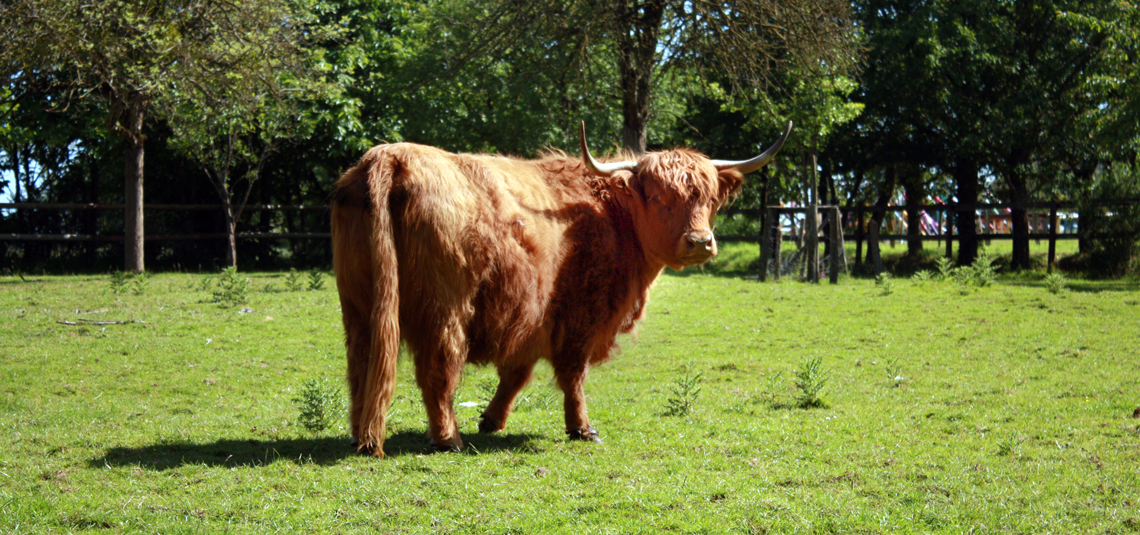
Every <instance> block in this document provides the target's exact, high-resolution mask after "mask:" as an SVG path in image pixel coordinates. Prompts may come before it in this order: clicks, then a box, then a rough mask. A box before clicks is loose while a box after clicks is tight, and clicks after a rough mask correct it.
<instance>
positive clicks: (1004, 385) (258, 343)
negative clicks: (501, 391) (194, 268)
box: [0, 245, 1140, 534]
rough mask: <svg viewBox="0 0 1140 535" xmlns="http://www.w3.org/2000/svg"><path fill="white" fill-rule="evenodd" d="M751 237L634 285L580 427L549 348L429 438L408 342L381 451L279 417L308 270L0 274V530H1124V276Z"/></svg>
mask: <svg viewBox="0 0 1140 535" xmlns="http://www.w3.org/2000/svg"><path fill="white" fill-rule="evenodd" d="M749 251H752V246H743V245H742V246H735V245H733V246H730V247H726V250H725V254H724V257H723V258H722V259H721V260H720V261H719V262H718V265H717V266H714V267H713V268H710V269H706V270H704V271H699V270H689V271H685V272H683V273H679V274H677V273H670V274H667V275H666V276H664V277H662V279H661V280H660V281H659V282H658V283H657V286H656V288H655V289H654V291H653V294H652V302H651V303H650V305H649V310H648V317H647V319H646V320H645V321H644V322H643V323H642V324H641V326H640V329H639V335H638V336H636V337H629V338H625V339H623V340H622V343H621V345H622V347H623V350H622V352H621V353H620V354H618V355H616V356H615V358H614V359H613V360H612V361H611V362H609V363H607V364H605V365H604V366H601V367H598V368H595V369H594V370H593V371H592V373H591V374H590V377H589V380H588V381H587V386H586V391H587V395H588V398H589V402H590V415H591V419H592V421H593V423H594V424H595V425H596V426H597V427H598V429H599V431H600V432H601V434H602V437H603V439H604V440H605V443H604V444H602V445H596V444H585V443H577V442H569V441H567V440H566V439H565V435H564V433H563V430H562V415H561V394H560V393H559V392H558V391H557V388H556V387H555V386H554V384H553V381H552V374H551V372H550V369H549V366H546V365H540V367H539V369H538V370H537V373H536V378H535V381H534V382H533V383H532V384H531V385H530V386H529V387H528V388H527V389H526V390H525V391H524V393H523V398H522V399H521V400H520V402H519V406H518V409H517V411H516V412H515V414H514V415H513V416H512V419H511V421H510V422H509V423H508V426H507V430H506V431H505V432H504V434H502V435H479V434H477V433H476V425H477V422H478V417H479V413H480V411H481V409H482V406H483V404H485V403H486V401H487V400H488V399H489V398H490V394H491V391H492V388H493V385H494V377H495V375H494V371H493V370H491V369H487V368H475V367H469V368H468V369H467V370H466V376H465V378H464V382H463V385H462V386H461V387H460V390H459V393H458V396H457V404H458V406H457V410H458V412H459V418H460V425H461V430H462V431H463V432H464V433H465V435H464V440H465V442H466V444H467V449H466V450H465V451H464V452H463V453H458V454H429V453H428V441H427V438H426V436H425V431H426V423H425V420H424V414H423V409H422V408H421V406H420V403H419V392H418V390H417V389H416V387H415V385H414V382H413V380H412V377H411V372H412V370H411V367H410V365H409V364H408V362H407V361H404V362H403V363H402V364H401V368H400V370H401V377H400V384H399V386H398V388H397V399H396V402H395V403H394V405H393V409H392V413H391V419H390V425H389V438H388V442H387V444H386V450H387V452H388V454H389V457H388V458H386V459H383V460H377V459H373V458H369V457H363V456H358V455H356V454H354V453H353V452H352V451H351V449H350V447H349V444H348V440H349V437H348V433H347V432H346V431H345V430H344V429H343V427H342V426H341V425H340V424H339V423H338V424H337V425H334V426H333V427H332V428H330V429H328V430H326V431H322V432H316V433H314V432H310V431H308V430H306V429H305V428H304V427H302V426H301V425H299V424H298V414H299V412H298V407H297V405H296V404H295V403H294V402H293V398H295V397H296V396H297V395H298V391H299V390H300V389H301V387H302V385H303V384H304V383H305V381H307V380H311V379H322V378H330V379H332V380H336V381H339V379H340V377H341V376H342V374H343V362H342V360H343V355H342V343H341V328H340V317H339V311H338V303H337V299H336V294H335V290H334V289H333V288H332V284H331V280H329V279H327V278H326V284H325V287H324V288H322V289H320V290H312V291H310V290H306V289H302V290H300V291H288V290H286V288H285V278H286V277H285V275H284V274H278V273H257V274H247V275H246V276H248V277H249V278H250V280H251V283H252V284H251V290H250V293H249V297H248V302H246V303H245V304H240V305H236V306H224V305H220V304H218V303H215V302H214V299H213V297H212V294H211V290H210V289H209V288H208V287H207V284H206V283H204V282H203V281H204V280H205V279H207V278H208V276H206V275H187V274H158V275H153V276H151V277H149V279H148V282H147V283H146V284H145V285H142V286H141V287H136V286H134V285H133V284H129V283H128V284H127V286H125V287H124V288H123V290H124V291H122V292H121V293H115V292H113V291H112V289H111V288H112V282H111V280H112V279H111V277H109V276H66V277H46V276H44V277H27V276H26V280H24V279H21V278H15V277H5V278H0V322H2V323H3V324H4V328H3V329H2V330H0V427H2V431H0V531H3V532H5V533H57V532H80V531H94V532H109V533H119V532H146V533H228V532H232V533H268V532H282V533H354V532H381V533H495V534H499V533H660V532H679V533H789V532H807V533H815V532H823V533H838V532H856V533H880V532H902V533H928V532H943V533H962V532H966V531H972V532H980V533H1050V532H1053V533H1074V532H1083V533H1092V532H1096V533H1129V532H1136V531H1140V419H1136V418H1134V417H1133V411H1134V410H1135V409H1136V408H1137V406H1138V405H1140V359H1138V358H1137V351H1138V350H1140V284H1138V283H1137V281H1135V280H1125V281H1083V280H1072V281H1069V282H1068V284H1067V286H1068V289H1067V290H1066V291H1063V292H1060V293H1058V294H1054V293H1051V292H1050V291H1048V290H1047V289H1046V284H1045V283H1044V282H1043V281H1042V278H1043V275H1041V274H1036V275H1020V276H1017V277H1011V278H999V281H998V282H997V283H996V284H994V285H991V286H988V287H965V286H962V285H959V284H957V283H955V282H952V281H944V282H934V281H929V282H923V283H914V282H912V281H910V280H909V279H907V278H905V277H901V276H900V277H897V278H895V279H894V280H893V281H890V282H889V285H890V287H889V288H884V287H883V286H882V285H876V284H875V283H874V281H871V280H867V279H853V278H847V277H845V278H843V279H842V280H841V284H839V285H838V286H831V285H827V284H822V285H810V284H805V283H800V282H795V281H790V280H784V281H781V282H779V283H764V284H761V283H757V282H755V281H754V280H743V279H741V278H740V277H738V276H736V274H738V273H740V272H742V271H743V270H744V268H743V267H741V266H744V265H746V264H747V261H748V254H749ZM752 254H753V255H754V254H755V253H752ZM714 268H715V269H714ZM136 291H137V293H136ZM80 319H83V320H96V321H103V322H110V321H122V322H126V323H111V324H106V325H67V324H61V323H59V322H60V321H65V322H73V323H82V322H80V321H78V320H80ZM814 359H818V362H819V364H820V367H821V371H822V373H817V374H816V375H815V376H814V377H808V378H807V379H809V380H811V381H809V382H812V381H814V382H816V383H818V382H819V381H820V380H821V379H822V380H825V381H826V382H825V385H824V386H825V388H824V389H823V391H822V402H823V405H824V406H822V407H815V408H803V407H801V405H802V404H803V403H801V402H802V401H804V400H803V397H804V389H802V388H798V387H797V386H796V384H797V382H802V380H801V379H797V377H796V372H797V371H802V370H804V368H805V364H806V363H807V362H809V361H811V360H814ZM686 383H687V385H686ZM698 388H699V393H696V394H694V393H693V392H694V391H695V390H697V389H698ZM471 405H474V406H471ZM686 410H688V412H687V413H686V412H685V411H686ZM341 420H342V419H341ZM339 421H340V420H338V422H339Z"/></svg>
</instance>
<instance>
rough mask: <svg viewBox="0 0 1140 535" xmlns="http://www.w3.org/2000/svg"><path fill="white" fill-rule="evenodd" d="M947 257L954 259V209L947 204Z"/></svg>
mask: <svg viewBox="0 0 1140 535" xmlns="http://www.w3.org/2000/svg"><path fill="white" fill-rule="evenodd" d="M946 258H949V259H951V260H953V259H954V210H951V209H950V205H949V204H947V205H946Z"/></svg>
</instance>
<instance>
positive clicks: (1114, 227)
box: [1077, 163, 1140, 277]
mask: <svg viewBox="0 0 1140 535" xmlns="http://www.w3.org/2000/svg"><path fill="white" fill-rule="evenodd" d="M1129 199H1131V200H1135V199H1140V165H1138V166H1136V167H1132V166H1130V165H1128V164H1127V163H1120V164H1116V165H1112V166H1109V167H1108V168H1107V169H1106V170H1105V171H1104V172H1102V173H1098V174H1097V175H1096V176H1095V182H1094V184H1093V186H1092V187H1091V188H1089V189H1088V191H1087V192H1085V193H1084V194H1083V195H1082V196H1081V198H1080V200H1079V201H1078V206H1077V210H1078V212H1079V213H1080V217H1081V219H1080V225H1081V232H1088V233H1090V234H1093V237H1092V238H1090V239H1089V240H1088V243H1089V245H1090V250H1089V251H1087V252H1084V256H1086V257H1087V258H1085V259H1084V263H1085V264H1086V266H1087V270H1088V271H1089V272H1091V273H1098V274H1102V275H1107V276H1115V277H1119V276H1124V275H1127V274H1130V273H1136V272H1137V270H1138V266H1140V262H1138V256H1140V204H1138V203H1135V202H1127V200H1129ZM1121 201H1125V202H1121ZM1101 203H1109V204H1108V205H1104V204H1101Z"/></svg>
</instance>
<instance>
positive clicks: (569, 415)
mask: <svg viewBox="0 0 1140 535" xmlns="http://www.w3.org/2000/svg"><path fill="white" fill-rule="evenodd" d="M554 373H555V375H556V376H557V378H558V386H559V388H561V389H562V393H563V394H564V395H565V398H564V400H563V409H564V410H565V411H566V434H567V435H569V436H570V439H571V440H589V441H591V442H597V443H599V444H601V443H602V438H601V437H599V436H598V431H597V430H596V429H594V426H592V425H590V418H589V417H588V416H586V394H585V391H584V389H583V387H584V385H585V383H586V366H585V365H584V364H582V365H578V366H572V367H567V368H559V367H555V370H554Z"/></svg>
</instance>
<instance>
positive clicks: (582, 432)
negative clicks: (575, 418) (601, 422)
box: [566, 425, 602, 444]
mask: <svg viewBox="0 0 1140 535" xmlns="http://www.w3.org/2000/svg"><path fill="white" fill-rule="evenodd" d="M566 434H567V435H570V440H585V441H588V442H594V443H597V444H601V443H602V437H600V436H598V430H597V429H594V426H592V425H591V426H590V427H587V428H585V429H573V430H567V431H566Z"/></svg>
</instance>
